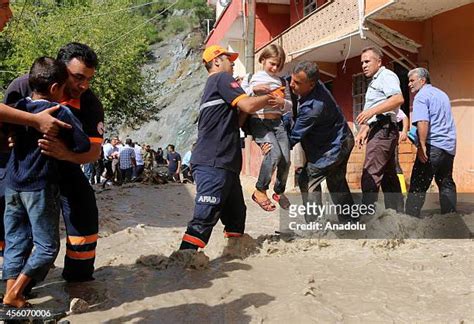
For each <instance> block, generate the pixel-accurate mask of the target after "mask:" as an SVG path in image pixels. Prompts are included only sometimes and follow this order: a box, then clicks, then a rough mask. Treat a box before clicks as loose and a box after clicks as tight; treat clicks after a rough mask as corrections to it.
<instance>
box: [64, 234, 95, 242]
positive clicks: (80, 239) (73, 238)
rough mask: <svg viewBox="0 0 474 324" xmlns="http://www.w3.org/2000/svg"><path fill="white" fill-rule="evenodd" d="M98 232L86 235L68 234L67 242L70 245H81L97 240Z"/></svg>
mask: <svg viewBox="0 0 474 324" xmlns="http://www.w3.org/2000/svg"><path fill="white" fill-rule="evenodd" d="M98 237H99V235H98V234H92V235H87V236H68V237H67V243H68V244H71V245H83V244H90V243H95V242H97V238H98Z"/></svg>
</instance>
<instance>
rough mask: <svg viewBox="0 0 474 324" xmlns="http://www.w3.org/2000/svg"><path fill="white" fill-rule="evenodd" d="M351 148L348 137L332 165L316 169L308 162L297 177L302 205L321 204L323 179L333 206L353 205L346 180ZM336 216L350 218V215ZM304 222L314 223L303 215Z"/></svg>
mask: <svg viewBox="0 0 474 324" xmlns="http://www.w3.org/2000/svg"><path fill="white" fill-rule="evenodd" d="M353 148H354V138H353V137H352V135H350V136H349V137H348V138H347V139H346V140H345V142H344V143H343V144H342V148H341V153H340V155H339V157H338V159H337V160H336V161H335V162H334V163H333V164H331V165H329V166H327V167H325V168H317V167H315V166H314V165H313V164H312V163H310V162H308V163H307V164H306V166H305V167H304V168H303V170H301V173H300V175H299V177H298V186H299V187H300V191H301V196H302V198H303V204H305V205H306V204H307V203H308V202H310V203H313V202H314V203H316V204H319V205H320V204H322V193H321V182H323V180H324V179H326V184H327V186H328V190H329V193H330V195H331V199H332V201H333V203H334V204H335V205H340V206H344V205H349V206H352V205H353V204H354V200H353V198H352V194H351V192H350V190H349V185H348V184H347V179H346V170H347V162H348V161H349V157H350V155H351V152H352V149H353ZM312 216H314V215H312ZM338 216H339V217H346V218H347V217H350V215H338ZM305 220H306V222H308V223H309V222H312V221H314V220H315V217H310V215H305Z"/></svg>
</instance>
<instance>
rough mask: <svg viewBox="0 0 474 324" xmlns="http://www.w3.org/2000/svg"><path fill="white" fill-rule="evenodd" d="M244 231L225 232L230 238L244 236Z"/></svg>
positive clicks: (225, 235)
mask: <svg viewBox="0 0 474 324" xmlns="http://www.w3.org/2000/svg"><path fill="white" fill-rule="evenodd" d="M242 235H243V234H242V233H235V232H225V231H224V237H225V238H229V237H242Z"/></svg>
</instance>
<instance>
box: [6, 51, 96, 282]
mask: <svg viewBox="0 0 474 324" xmlns="http://www.w3.org/2000/svg"><path fill="white" fill-rule="evenodd" d="M57 59H58V60H60V61H62V62H64V63H65V64H66V67H67V69H68V73H69V78H68V80H67V82H66V88H65V96H66V98H65V100H64V101H63V102H61V103H62V104H64V105H66V106H68V107H69V108H70V109H71V111H72V113H73V114H74V115H75V116H76V117H77V118H78V119H79V120H80V121H81V123H82V126H83V131H84V133H86V134H87V135H88V136H89V141H90V150H89V151H88V152H85V153H76V152H74V151H72V150H70V149H69V148H68V147H67V146H66V145H65V143H64V142H63V141H62V140H60V139H59V138H57V137H52V136H48V135H45V138H44V139H41V140H39V145H40V147H41V149H42V153H43V154H45V155H48V156H51V157H53V158H55V159H57V160H60V162H59V175H60V180H59V187H60V193H61V208H62V214H63V217H64V222H65V225H66V232H67V244H66V256H65V260H64V269H63V273H62V275H63V278H64V279H65V280H67V281H70V282H74V281H88V280H93V279H94V278H93V277H92V274H93V272H94V261H95V248H96V245H97V238H98V230H99V224H98V216H99V215H98V210H97V204H96V200H95V195H94V191H93V189H92V187H91V186H90V184H89V181H88V180H87V178H86V177H85V176H84V173H83V172H82V171H81V169H80V165H81V164H84V163H89V162H94V161H96V160H97V159H98V158H99V157H100V151H101V143H102V138H103V134H104V110H103V108H102V104H101V103H100V101H99V99H98V98H97V97H96V96H95V94H94V93H93V92H92V91H91V90H90V89H89V83H90V81H91V79H92V78H93V76H94V74H95V71H96V68H97V65H98V60H97V55H96V54H95V52H94V51H93V50H92V49H91V48H90V47H89V46H87V45H85V44H80V43H69V44H67V45H65V46H64V47H62V48H61V49H60V50H59V53H58V56H57ZM30 94H31V89H30V88H29V86H28V75H25V76H22V77H20V78H17V79H15V80H14V81H13V82H12V83H11V84H10V86H9V87H8V89H7V91H6V94H5V103H6V104H8V105H14V104H15V103H16V102H18V101H19V100H20V99H21V98H24V97H27V96H29V95H30Z"/></svg>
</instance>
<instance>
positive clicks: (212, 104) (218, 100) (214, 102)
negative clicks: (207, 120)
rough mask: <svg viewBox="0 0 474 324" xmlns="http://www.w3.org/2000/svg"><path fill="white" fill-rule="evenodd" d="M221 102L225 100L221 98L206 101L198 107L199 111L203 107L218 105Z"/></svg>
mask: <svg viewBox="0 0 474 324" xmlns="http://www.w3.org/2000/svg"><path fill="white" fill-rule="evenodd" d="M223 103H225V101H224V100H223V99H216V100H211V101H208V102H205V103H203V104H202V105H201V106H200V107H199V111H201V110H203V109H204V108H207V107H212V106H217V105H220V104H223Z"/></svg>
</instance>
